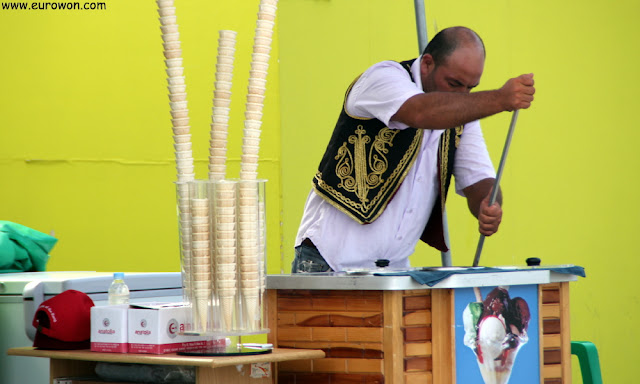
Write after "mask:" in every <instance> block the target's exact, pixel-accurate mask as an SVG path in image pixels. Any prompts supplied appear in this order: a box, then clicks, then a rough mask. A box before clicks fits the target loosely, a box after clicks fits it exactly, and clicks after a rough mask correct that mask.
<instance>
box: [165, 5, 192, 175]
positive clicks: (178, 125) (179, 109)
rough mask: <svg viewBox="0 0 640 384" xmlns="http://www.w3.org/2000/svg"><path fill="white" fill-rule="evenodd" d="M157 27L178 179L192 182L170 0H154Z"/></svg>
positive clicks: (181, 71)
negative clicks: (165, 74)
mask: <svg viewBox="0 0 640 384" xmlns="http://www.w3.org/2000/svg"><path fill="white" fill-rule="evenodd" d="M157 3H158V14H159V15H160V24H161V25H160V28H161V30H162V40H163V41H164V43H163V45H164V56H165V64H166V67H167V68H166V71H167V75H168V78H167V82H168V83H169V87H168V88H169V104H170V105H171V123H172V129H173V140H174V148H175V155H176V165H177V171H178V181H180V182H182V181H191V180H193V179H194V178H195V174H194V167H193V153H192V152H191V133H190V126H189V109H188V108H187V90H186V83H185V79H184V67H183V66H182V49H181V48H180V33H179V32H178V24H177V23H176V8H175V7H174V5H173V0H157Z"/></svg>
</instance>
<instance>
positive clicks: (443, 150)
mask: <svg viewBox="0 0 640 384" xmlns="http://www.w3.org/2000/svg"><path fill="white" fill-rule="evenodd" d="M450 138H451V130H450V129H447V130H446V131H444V133H443V134H442V145H441V146H440V148H439V149H440V208H441V209H442V211H441V212H444V203H445V199H446V195H445V190H444V187H445V183H446V180H447V169H448V168H449V167H448V166H447V164H449V139H450Z"/></svg>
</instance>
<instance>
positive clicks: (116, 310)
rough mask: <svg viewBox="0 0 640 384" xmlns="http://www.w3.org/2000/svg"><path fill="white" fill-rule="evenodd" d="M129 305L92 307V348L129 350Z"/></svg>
mask: <svg viewBox="0 0 640 384" xmlns="http://www.w3.org/2000/svg"><path fill="white" fill-rule="evenodd" d="M128 309H129V306H128V305H107V306H94V307H91V350H92V351H94V352H116V353H127V352H128V351H129V342H128V337H129V335H128V332H127V326H128V323H127V315H128Z"/></svg>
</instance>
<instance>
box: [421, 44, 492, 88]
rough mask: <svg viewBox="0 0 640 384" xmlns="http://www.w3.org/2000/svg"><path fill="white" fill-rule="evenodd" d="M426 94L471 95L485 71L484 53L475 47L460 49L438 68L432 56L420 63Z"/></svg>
mask: <svg viewBox="0 0 640 384" xmlns="http://www.w3.org/2000/svg"><path fill="white" fill-rule="evenodd" d="M420 64H421V65H420V70H421V74H422V87H423V89H424V92H434V91H438V92H461V93H469V92H471V90H472V89H473V88H475V87H476V86H478V84H479V83H480V77H482V71H483V70H484V53H483V52H482V50H481V49H480V48H478V47H475V46H469V47H466V46H464V47H460V48H458V49H456V50H455V51H453V53H452V54H451V55H450V56H449V57H448V58H447V59H446V60H445V62H444V63H441V64H440V65H438V66H436V64H435V62H434V61H433V58H432V57H431V55H428V54H427V55H424V56H423V57H422V62H421V63H420Z"/></svg>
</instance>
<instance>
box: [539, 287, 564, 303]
mask: <svg viewBox="0 0 640 384" xmlns="http://www.w3.org/2000/svg"><path fill="white" fill-rule="evenodd" d="M541 293H542V303H543V304H551V303H559V302H560V292H559V291H558V290H556V289H554V290H549V289H542V290H541Z"/></svg>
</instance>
